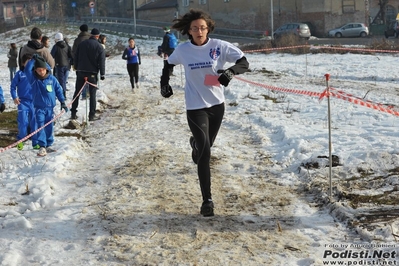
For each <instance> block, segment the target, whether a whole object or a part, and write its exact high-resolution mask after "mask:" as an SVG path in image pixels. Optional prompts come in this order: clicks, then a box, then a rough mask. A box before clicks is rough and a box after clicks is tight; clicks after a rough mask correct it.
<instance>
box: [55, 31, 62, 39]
mask: <svg viewBox="0 0 399 266" xmlns="http://www.w3.org/2000/svg"><path fill="white" fill-rule="evenodd" d="M63 39H64V36H63V35H62V33H61V32H58V33H57V34H56V35H55V40H56V41H62V40H63Z"/></svg>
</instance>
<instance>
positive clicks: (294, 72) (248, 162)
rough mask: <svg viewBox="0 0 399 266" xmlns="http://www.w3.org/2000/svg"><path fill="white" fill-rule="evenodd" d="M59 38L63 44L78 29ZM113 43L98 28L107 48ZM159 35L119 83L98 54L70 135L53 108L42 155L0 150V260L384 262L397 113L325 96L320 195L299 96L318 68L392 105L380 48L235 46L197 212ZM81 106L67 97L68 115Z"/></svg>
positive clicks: (315, 147) (311, 86)
mask: <svg viewBox="0 0 399 266" xmlns="http://www.w3.org/2000/svg"><path fill="white" fill-rule="evenodd" d="M44 31H45V33H46V35H49V36H54V34H55V33H56V30H49V29H44ZM18 32H19V31H18ZM63 33H64V35H65V36H68V37H69V38H70V39H71V40H73V39H74V38H75V37H76V35H77V33H78V32H77V31H74V30H73V29H72V30H71V29H69V30H68V33H65V32H63ZM16 36H18V37H16ZM28 36H29V30H27V31H22V32H21V33H18V34H17V33H16V32H14V33H13V34H9V33H8V34H7V33H6V34H1V38H0V39H1V40H2V41H1V50H0V62H2V63H1V65H0V68H1V69H2V70H3V71H1V72H0V85H1V86H2V87H3V89H4V91H5V98H6V103H7V109H6V111H7V110H12V109H15V108H16V107H15V106H14V105H13V103H12V100H11V97H10V94H9V85H10V82H9V80H8V68H7V57H6V53H7V51H8V44H9V43H10V42H12V41H15V40H17V45H18V47H20V46H21V45H23V44H24V43H26V41H27V40H28ZM127 39H128V38H127V36H126V37H120V36H119V37H118V36H112V35H108V44H107V46H108V49H113V47H115V46H117V45H119V46H120V44H121V43H122V44H124V45H127ZM160 42H161V41H160V40H148V39H141V38H137V40H136V43H137V45H138V46H139V47H140V49H141V52H142V64H141V66H140V88H139V89H136V91H135V92H134V93H133V92H132V91H131V89H130V85H129V80H128V76H127V71H126V69H125V61H124V60H122V59H121V55H122V52H120V55H115V56H111V57H110V58H108V59H107V62H106V75H105V77H106V78H105V80H104V81H102V82H101V83H100V90H99V101H100V102H101V104H100V103H99V111H100V116H101V120H98V121H95V122H93V123H91V124H90V125H89V126H88V127H85V128H84V129H81V130H70V129H64V128H63V127H65V126H66V125H68V123H69V115H70V114H69V113H68V114H65V115H63V116H62V117H61V118H60V119H58V120H57V121H56V128H57V130H56V138H55V144H54V147H55V148H56V149H57V150H58V151H57V152H56V153H53V154H49V155H48V156H46V157H44V158H41V157H37V156H36V151H34V150H33V149H32V148H31V147H30V145H26V146H25V149H24V150H22V151H18V150H17V149H15V148H12V149H8V150H6V151H3V152H0V195H1V198H0V262H1V265H301V266H307V265H334V264H333V263H336V265H340V263H341V265H395V264H396V263H398V261H399V258H398V254H397V251H396V250H397V248H398V244H397V242H396V240H397V237H398V236H399V221H398V219H397V216H398V213H399V212H398V208H397V207H396V201H397V199H398V188H399V179H398V166H399V163H398V153H399V146H398V144H399V143H398V136H399V134H398V133H397V127H398V125H399V123H398V117H397V116H396V115H394V114H389V113H387V112H383V111H380V110H385V109H382V108H380V110H376V109H375V108H368V107H363V106H361V105H360V104H355V103H352V102H350V101H349V100H343V99H339V98H337V97H331V101H330V103H331V117H332V120H331V131H332V135H331V139H332V154H334V155H337V156H338V157H339V164H340V165H339V166H336V167H333V168H332V197H331V198H330V197H329V192H330V186H329V167H328V165H329V162H328V159H326V158H318V157H319V156H321V157H323V156H327V157H328V156H329V135H328V132H329V126H328V119H327V118H328V115H327V113H328V109H327V106H328V105H327V98H323V99H322V100H319V97H316V96H311V95H312V94H311V92H313V93H314V94H313V95H318V94H320V93H322V92H323V91H324V90H325V89H326V87H327V84H326V78H325V76H324V75H325V74H326V73H329V74H330V75H331V77H330V81H329V86H331V87H333V88H335V89H336V90H341V91H343V92H344V93H346V94H349V96H348V95H346V94H345V96H347V97H348V98H347V99H355V98H356V97H359V98H361V99H363V101H371V102H372V103H375V104H376V105H378V104H388V105H390V106H394V107H395V106H396V104H397V95H398V92H399V86H398V85H397V84H396V81H397V79H398V74H397V72H396V71H393V70H392V69H394V67H395V65H396V63H397V55H396V54H373V55H360V54H350V53H348V54H343V55H338V54H311V53H308V54H304V55H292V54H286V53H271V54H263V53H253V52H251V51H247V52H246V55H247V58H248V61H249V62H250V68H251V70H252V71H251V72H249V73H246V74H244V75H241V76H238V77H237V78H236V79H234V80H233V81H232V82H231V83H230V85H229V86H228V87H227V88H226V114H225V119H224V122H223V124H222V128H221V131H220V133H219V135H218V138H217V140H216V142H215V146H214V147H213V148H212V189H213V195H214V201H215V207H216V208H215V216H214V217H211V218H204V217H202V216H201V215H200V214H199V208H200V205H201V195H200V189H199V185H198V181H197V175H196V165H194V164H193V163H192V161H191V149H190V145H189V142H188V139H189V137H190V132H189V129H188V126H187V122H186V116H185V108H184V98H183V85H184V78H183V75H184V74H183V73H182V72H183V69H182V67H180V66H177V67H176V68H175V76H174V77H172V79H171V86H172V87H173V89H174V92H175V94H174V95H173V97H171V98H169V99H164V98H162V97H161V95H160V93H159V76H160V73H161V68H162V64H163V63H162V59H161V58H159V57H158V56H156V47H157V46H158V45H159V44H160ZM75 77H76V76H75V73H74V72H72V73H71V76H70V78H69V83H68V87H69V89H70V90H69V91H68V99H69V100H70V99H72V94H73V90H74V81H75ZM254 83H256V84H257V85H254ZM270 86H274V89H273V90H272V89H271V88H270ZM336 90H332V91H333V92H336ZM380 107H381V106H380ZM58 110H59V108H56V112H57V113H58ZM386 110H394V108H393V109H392V108H390V107H389V108H388V107H387V109H386ZM84 113H85V102H84V101H81V102H80V104H79V112H78V115H79V116H80V118H79V119H78V121H79V122H83V116H84V115H83V114H84ZM0 122H1V114H0ZM316 163H317V164H318V165H319V168H313V166H315V165H316ZM305 166H308V168H309V169H306V167H305ZM326 166H327V167H326ZM373 263H374V264H373ZM383 263H385V264H383Z"/></svg>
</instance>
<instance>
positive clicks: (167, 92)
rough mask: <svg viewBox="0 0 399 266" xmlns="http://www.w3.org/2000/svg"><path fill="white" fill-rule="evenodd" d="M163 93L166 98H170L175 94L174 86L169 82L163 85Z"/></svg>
mask: <svg viewBox="0 0 399 266" xmlns="http://www.w3.org/2000/svg"><path fill="white" fill-rule="evenodd" d="M161 95H162V96H163V97H165V98H169V97H170V96H172V95H173V91H172V87H171V86H170V85H169V84H167V85H163V86H162V87H161Z"/></svg>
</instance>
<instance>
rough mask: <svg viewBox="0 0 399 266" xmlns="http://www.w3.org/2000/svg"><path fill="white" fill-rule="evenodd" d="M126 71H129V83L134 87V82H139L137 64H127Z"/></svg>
mask: <svg viewBox="0 0 399 266" xmlns="http://www.w3.org/2000/svg"><path fill="white" fill-rule="evenodd" d="M127 72H128V73H129V80H130V85H132V88H134V83H136V84H137V82H139V64H138V63H134V64H127Z"/></svg>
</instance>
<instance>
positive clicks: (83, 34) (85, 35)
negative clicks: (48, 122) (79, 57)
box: [72, 24, 91, 100]
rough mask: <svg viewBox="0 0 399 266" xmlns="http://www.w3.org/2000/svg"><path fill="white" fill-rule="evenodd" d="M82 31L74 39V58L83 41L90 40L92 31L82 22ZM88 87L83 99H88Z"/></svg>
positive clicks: (83, 93) (84, 90) (73, 66)
mask: <svg viewBox="0 0 399 266" xmlns="http://www.w3.org/2000/svg"><path fill="white" fill-rule="evenodd" d="M79 30H80V33H79V34H78V37H77V38H76V39H75V40H74V41H73V45H72V58H75V55H76V50H77V49H78V46H79V44H80V43H81V42H83V41H85V40H88V39H89V38H90V36H91V35H90V33H89V27H88V26H87V25H86V24H82V25H80V27H79ZM72 68H73V70H76V68H75V65H74V64H72ZM86 96H87V94H86V88H84V89H83V91H82V100H84V99H86Z"/></svg>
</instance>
